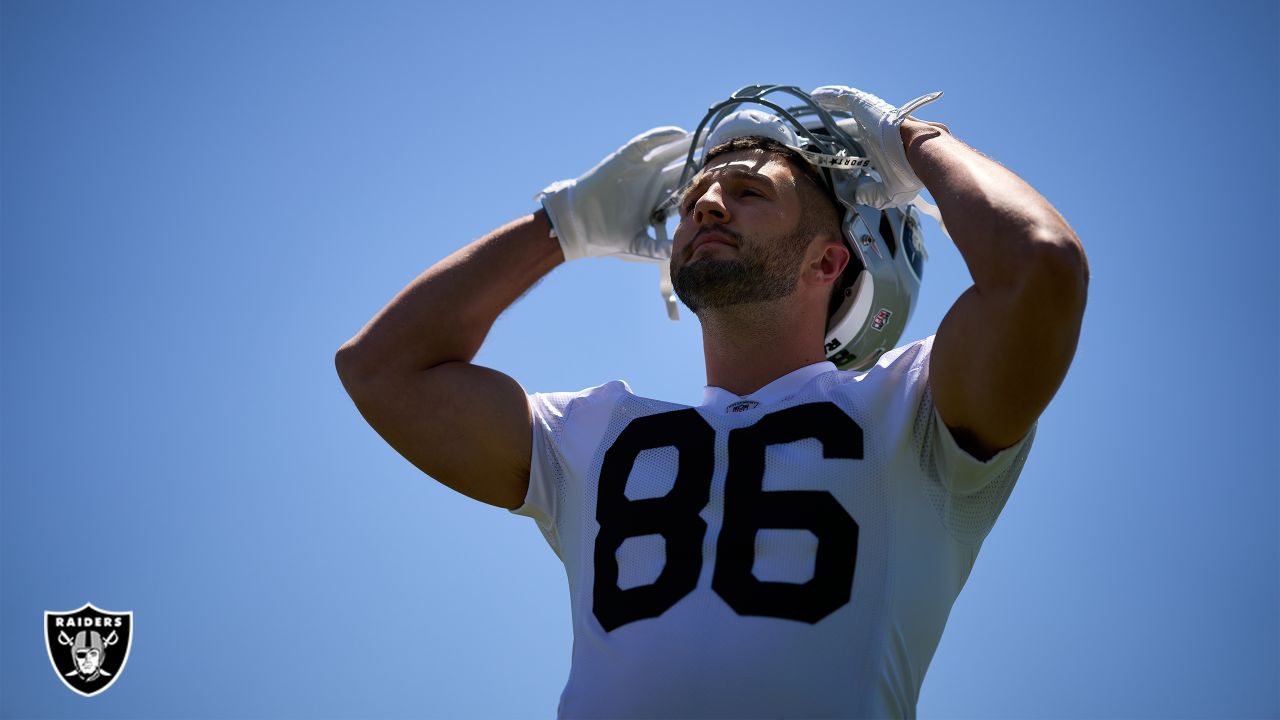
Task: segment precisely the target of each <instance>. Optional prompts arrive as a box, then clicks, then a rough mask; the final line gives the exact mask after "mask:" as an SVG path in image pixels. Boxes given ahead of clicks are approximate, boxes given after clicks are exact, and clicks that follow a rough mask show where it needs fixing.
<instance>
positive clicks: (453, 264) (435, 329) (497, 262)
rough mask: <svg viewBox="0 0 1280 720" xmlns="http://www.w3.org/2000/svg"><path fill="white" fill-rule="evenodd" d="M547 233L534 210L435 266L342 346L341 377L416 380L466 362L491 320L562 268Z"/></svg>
mask: <svg viewBox="0 0 1280 720" xmlns="http://www.w3.org/2000/svg"><path fill="white" fill-rule="evenodd" d="M550 230H551V224H550V222H549V221H548V220H547V216H546V213H545V212H544V211H543V210H538V211H537V212H535V213H533V214H531V215H526V216H524V217H522V218H520V219H519V220H515V221H513V222H511V223H509V224H507V225H504V226H503V227H500V228H498V229H497V230H494V231H493V232H491V233H489V234H488V235H486V236H485V237H483V238H481V239H479V240H476V241H475V242H472V243H471V244H469V245H467V246H465V247H463V248H461V249H460V250H458V251H456V252H454V253H453V254H452V255H450V256H449V257H447V258H445V259H443V260H441V261H440V262H438V263H436V264H435V265H433V266H432V267H431V268H429V269H428V270H427V271H426V272H424V273H422V274H421V275H419V276H418V277H417V278H416V279H415V280H414V281H413V282H412V283H410V284H409V285H408V286H407V287H405V288H404V289H403V290H401V291H400V293H399V294H397V295H396V296H395V298H394V299H393V300H392V301H391V302H390V303H388V304H387V306H386V307H384V308H383V309H382V310H380V311H379V312H378V314H377V315H376V316H374V318H373V319H372V320H370V321H369V323H368V324H367V325H365V326H364V328H363V329H361V330H360V332H358V333H357V334H356V336H355V337H353V338H351V339H350V340H348V341H347V343H346V344H345V345H343V346H342V348H341V349H340V350H339V351H338V357H337V365H338V368H339V372H340V373H341V374H350V375H354V376H360V375H369V374H378V373H383V372H414V371H419V370H425V369H427V368H431V367H435V366H437V365H440V364H441V363H445V362H451V361H461V362H470V361H471V360H472V358H474V357H475V355H476V353H477V352H479V350H480V345H481V344H482V343H483V342H484V339H485V336H486V335H488V334H489V329H490V328H491V327H492V326H493V322H494V320H496V319H497V318H498V316H499V315H500V314H502V312H503V311H504V310H506V309H507V308H508V307H510V306H511V304H512V303H514V302H515V301H516V300H517V299H518V298H519V297H520V296H521V295H522V294H524V292H525V291H527V290H528V289H529V288H531V287H533V285H534V284H535V283H536V282H537V281H538V280H539V279H541V278H542V277H543V276H544V275H546V274H547V273H548V272H550V271H551V270H552V268H554V267H555V266H556V265H558V264H560V263H561V262H563V261H564V254H563V252H562V251H561V249H560V245H559V243H558V242H557V241H556V240H555V239H554V238H552V237H550V236H549V232H550Z"/></svg>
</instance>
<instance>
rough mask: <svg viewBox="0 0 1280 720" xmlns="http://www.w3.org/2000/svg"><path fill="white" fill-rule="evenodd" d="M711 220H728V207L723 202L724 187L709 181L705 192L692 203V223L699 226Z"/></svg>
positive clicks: (719, 221)
mask: <svg viewBox="0 0 1280 720" xmlns="http://www.w3.org/2000/svg"><path fill="white" fill-rule="evenodd" d="M708 221H711V222H717V223H725V222H728V221H729V208H728V206H726V205H725V203H724V189H723V188H722V187H721V186H720V183H711V185H710V186H709V187H708V188H707V190H706V192H704V193H702V196H701V197H699V198H698V200H697V201H696V202H695V203H694V204H693V224H694V225H695V226H701V225H702V224H704V223H706V222H708Z"/></svg>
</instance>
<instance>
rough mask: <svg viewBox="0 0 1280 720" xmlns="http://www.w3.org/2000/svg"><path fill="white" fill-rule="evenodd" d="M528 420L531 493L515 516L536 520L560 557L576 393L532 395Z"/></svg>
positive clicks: (529, 492)
mask: <svg viewBox="0 0 1280 720" xmlns="http://www.w3.org/2000/svg"><path fill="white" fill-rule="evenodd" d="M525 397H526V398H527V400H528V402H529V417H530V419H531V420H532V423H531V424H532V426H533V447H532V451H531V454H530V458H529V490H528V492H527V493H526V494H525V498H524V504H523V505H521V506H520V507H518V508H516V509H514V510H511V511H510V512H512V513H514V514H516V515H524V516H525V517H530V518H533V520H534V521H535V522H536V523H537V524H538V529H539V530H540V531H542V535H543V537H545V538H546V539H547V543H548V544H549V545H551V549H552V550H554V551H555V553H556V555H560V537H559V533H558V531H557V520H558V519H559V517H560V507H561V501H562V497H563V494H564V467H565V464H566V463H565V458H564V455H563V442H562V437H563V433H564V429H565V421H566V419H567V417H568V415H569V408H570V406H571V405H572V403H573V400H574V398H575V397H576V394H575V393H530V394H526V395H525Z"/></svg>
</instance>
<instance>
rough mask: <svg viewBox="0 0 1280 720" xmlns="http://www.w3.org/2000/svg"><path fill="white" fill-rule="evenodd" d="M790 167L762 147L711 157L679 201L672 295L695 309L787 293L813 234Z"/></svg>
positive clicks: (789, 292)
mask: <svg viewBox="0 0 1280 720" xmlns="http://www.w3.org/2000/svg"><path fill="white" fill-rule="evenodd" d="M800 210H801V202H800V194H799V189H798V188H797V187H796V181H795V178H794V176H793V175H792V173H791V168H790V167H789V166H788V165H787V164H786V163H785V162H783V161H781V160H778V159H776V158H773V157H772V156H770V155H766V154H764V153H762V152H758V151H752V150H743V151H740V152H735V153H728V154H725V155H723V156H721V157H718V158H716V159H715V160H714V161H713V162H712V164H711V165H709V166H708V167H707V169H706V170H705V171H703V172H702V173H700V174H699V176H698V178H696V179H695V183H694V185H693V187H692V189H691V190H690V192H689V193H688V194H686V195H685V197H684V200H683V202H682V204H681V206H680V225H679V226H678V227H677V228H676V235H675V240H674V244H673V247H672V252H671V279H672V285H673V286H674V288H675V291H676V295H678V296H679V297H680V299H681V300H682V301H683V302H684V304H685V305H687V306H689V309H690V310H692V311H694V312H695V313H696V312H699V311H700V310H701V309H702V308H707V307H710V308H719V307H727V306H730V305H740V304H743V303H754V302H764V301H768V300H776V299H779V298H783V297H786V296H788V295H790V294H792V293H793V292H794V291H795V289H796V285H797V282H798V278H799V271H800V265H801V263H802V262H803V260H804V254H805V250H806V249H807V247H808V245H809V242H810V240H811V239H812V237H813V228H812V227H810V225H809V223H804V222H801V214H802V213H801V211H800Z"/></svg>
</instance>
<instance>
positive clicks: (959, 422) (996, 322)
mask: <svg viewBox="0 0 1280 720" xmlns="http://www.w3.org/2000/svg"><path fill="white" fill-rule="evenodd" d="M934 97H936V95H934V96H925V97H924V98H921V99H920V100H917V101H914V102H913V103H908V104H907V105H906V106H904V108H903V109H901V110H899V109H895V108H893V107H892V106H890V105H888V104H887V103H885V102H884V101H883V100H880V99H879V98H877V97H875V96H874V95H870V94H868V93H863V92H861V91H859V90H856V89H854V88H847V87H842V86H829V87H827V88H819V89H818V90H815V91H814V98H815V99H817V100H818V101H819V102H821V103H823V104H824V105H826V106H828V107H837V108H840V109H844V110H848V111H850V112H852V113H853V114H854V116H855V117H856V118H858V122H859V124H860V125H862V126H863V127H864V128H866V135H867V137H866V138H865V139H866V140H868V145H869V146H870V147H869V149H868V151H869V152H871V153H872V154H873V155H874V154H879V155H881V157H880V158H878V159H877V160H878V162H877V164H878V165H879V167H880V169H881V170H882V171H884V172H882V173H881V175H882V177H883V183H882V184H881V186H880V187H879V188H875V189H876V190H877V191H878V192H876V193H872V194H873V195H875V197H870V196H869V197H868V200H867V201H868V202H875V201H882V202H886V203H897V202H902V201H903V200H904V199H906V200H909V199H910V198H911V197H912V196H914V195H915V193H916V192H917V191H918V190H919V188H920V184H923V185H924V187H927V188H928V189H929V192H930V194H932V195H933V197H934V199H935V200H937V202H938V207H939V209H940V210H941V211H942V217H943V219H944V220H945V221H946V226H947V229H948V232H949V234H950V235H951V239H952V240H953V241H954V242H955V244H956V247H957V248H958V249H959V250H960V254H961V255H962V256H963V257H964V261H965V264H966V265H967V266H968V268H969V273H970V275H971V276H972V277H973V286H972V287H970V288H969V289H968V290H966V291H965V292H964V294H962V295H961V296H960V298H959V299H958V300H957V301H956V303H955V304H954V305H953V306H952V307H951V310H950V311H949V312H948V313H947V315H946V317H945V318H944V319H943V321H942V325H941V326H940V327H939V328H938V333H937V338H936V340H935V342H934V346H933V353H932V356H931V358H930V363H929V364H930V367H929V384H930V387H931V389H932V392H933V398H934V404H935V405H936V407H937V408H938V413H939V415H941V417H942V419H943V421H944V422H946V424H947V427H949V428H950V429H951V431H952V434H953V435H954V436H955V438H956V441H957V442H958V443H959V444H960V445H961V446H962V447H964V448H965V449H966V450H968V451H969V452H970V453H971V454H973V455H975V456H976V457H980V458H985V457H989V456H991V455H993V454H994V453H995V452H996V451H998V450H1000V449H1002V448H1005V447H1008V446H1010V445H1012V444H1014V443H1015V442H1017V441H1018V440H1019V439H1021V438H1022V437H1023V436H1024V435H1025V434H1026V433H1027V432H1028V431H1029V430H1030V429H1031V426H1032V425H1033V424H1034V423H1035V421H1036V419H1037V418H1038V417H1039V416H1040V413H1041V412H1043V411H1044V408H1045V407H1046V406H1047V405H1048V404H1049V400H1050V399H1052V398H1053V395H1054V393H1055V392H1057V390H1058V387H1059V386H1060V385H1061V384H1062V380H1063V378H1065V377H1066V374H1067V368H1068V366H1069V365H1070V364H1071V360H1072V358H1073V357H1074V355H1075V349H1076V342H1077V341H1078V339H1079V337H1080V324H1081V321H1082V320H1083V317H1084V307H1085V296H1086V292H1087V288H1088V281H1089V268H1088V262H1087V260H1086V258H1085V254H1084V249H1083V247H1082V246H1081V244H1080V240H1079V238H1077V237H1076V234H1075V233H1074V232H1073V231H1072V230H1071V228H1070V226H1068V225H1067V222H1066V220H1064V219H1063V217H1062V216H1061V215H1060V214H1059V213H1058V212H1057V210H1055V209H1054V208H1053V206H1052V205H1050V204H1049V202H1048V201H1047V200H1045V198H1044V197H1042V196H1041V195H1040V194H1039V193H1038V192H1036V191H1035V190H1034V189H1033V188H1032V187H1031V186H1030V185H1028V184H1027V183H1026V182H1024V181H1023V180H1022V179H1021V178H1019V177H1018V176H1017V175H1015V174H1013V173H1012V172H1010V171H1009V170H1007V169H1005V168H1004V167H1003V166H1001V165H1000V164H999V163H996V162H994V161H993V160H991V159H989V158H987V157H985V156H984V155H982V154H981V153H979V152H977V151H976V150H974V149H973V148H970V147H969V146H967V145H965V144H964V143H962V142H960V141H959V140H957V139H956V138H955V137H953V136H952V135H951V132H950V131H949V130H948V129H947V128H946V126H944V125H939V124H934V123H925V122H920V121H918V120H914V119H911V118H908V117H906V116H907V115H909V114H910V112H911V108H912V106H914V107H919V106H920V105H921V104H923V102H921V101H924V102H928V101H929V100H932V99H933V98H934Z"/></svg>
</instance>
